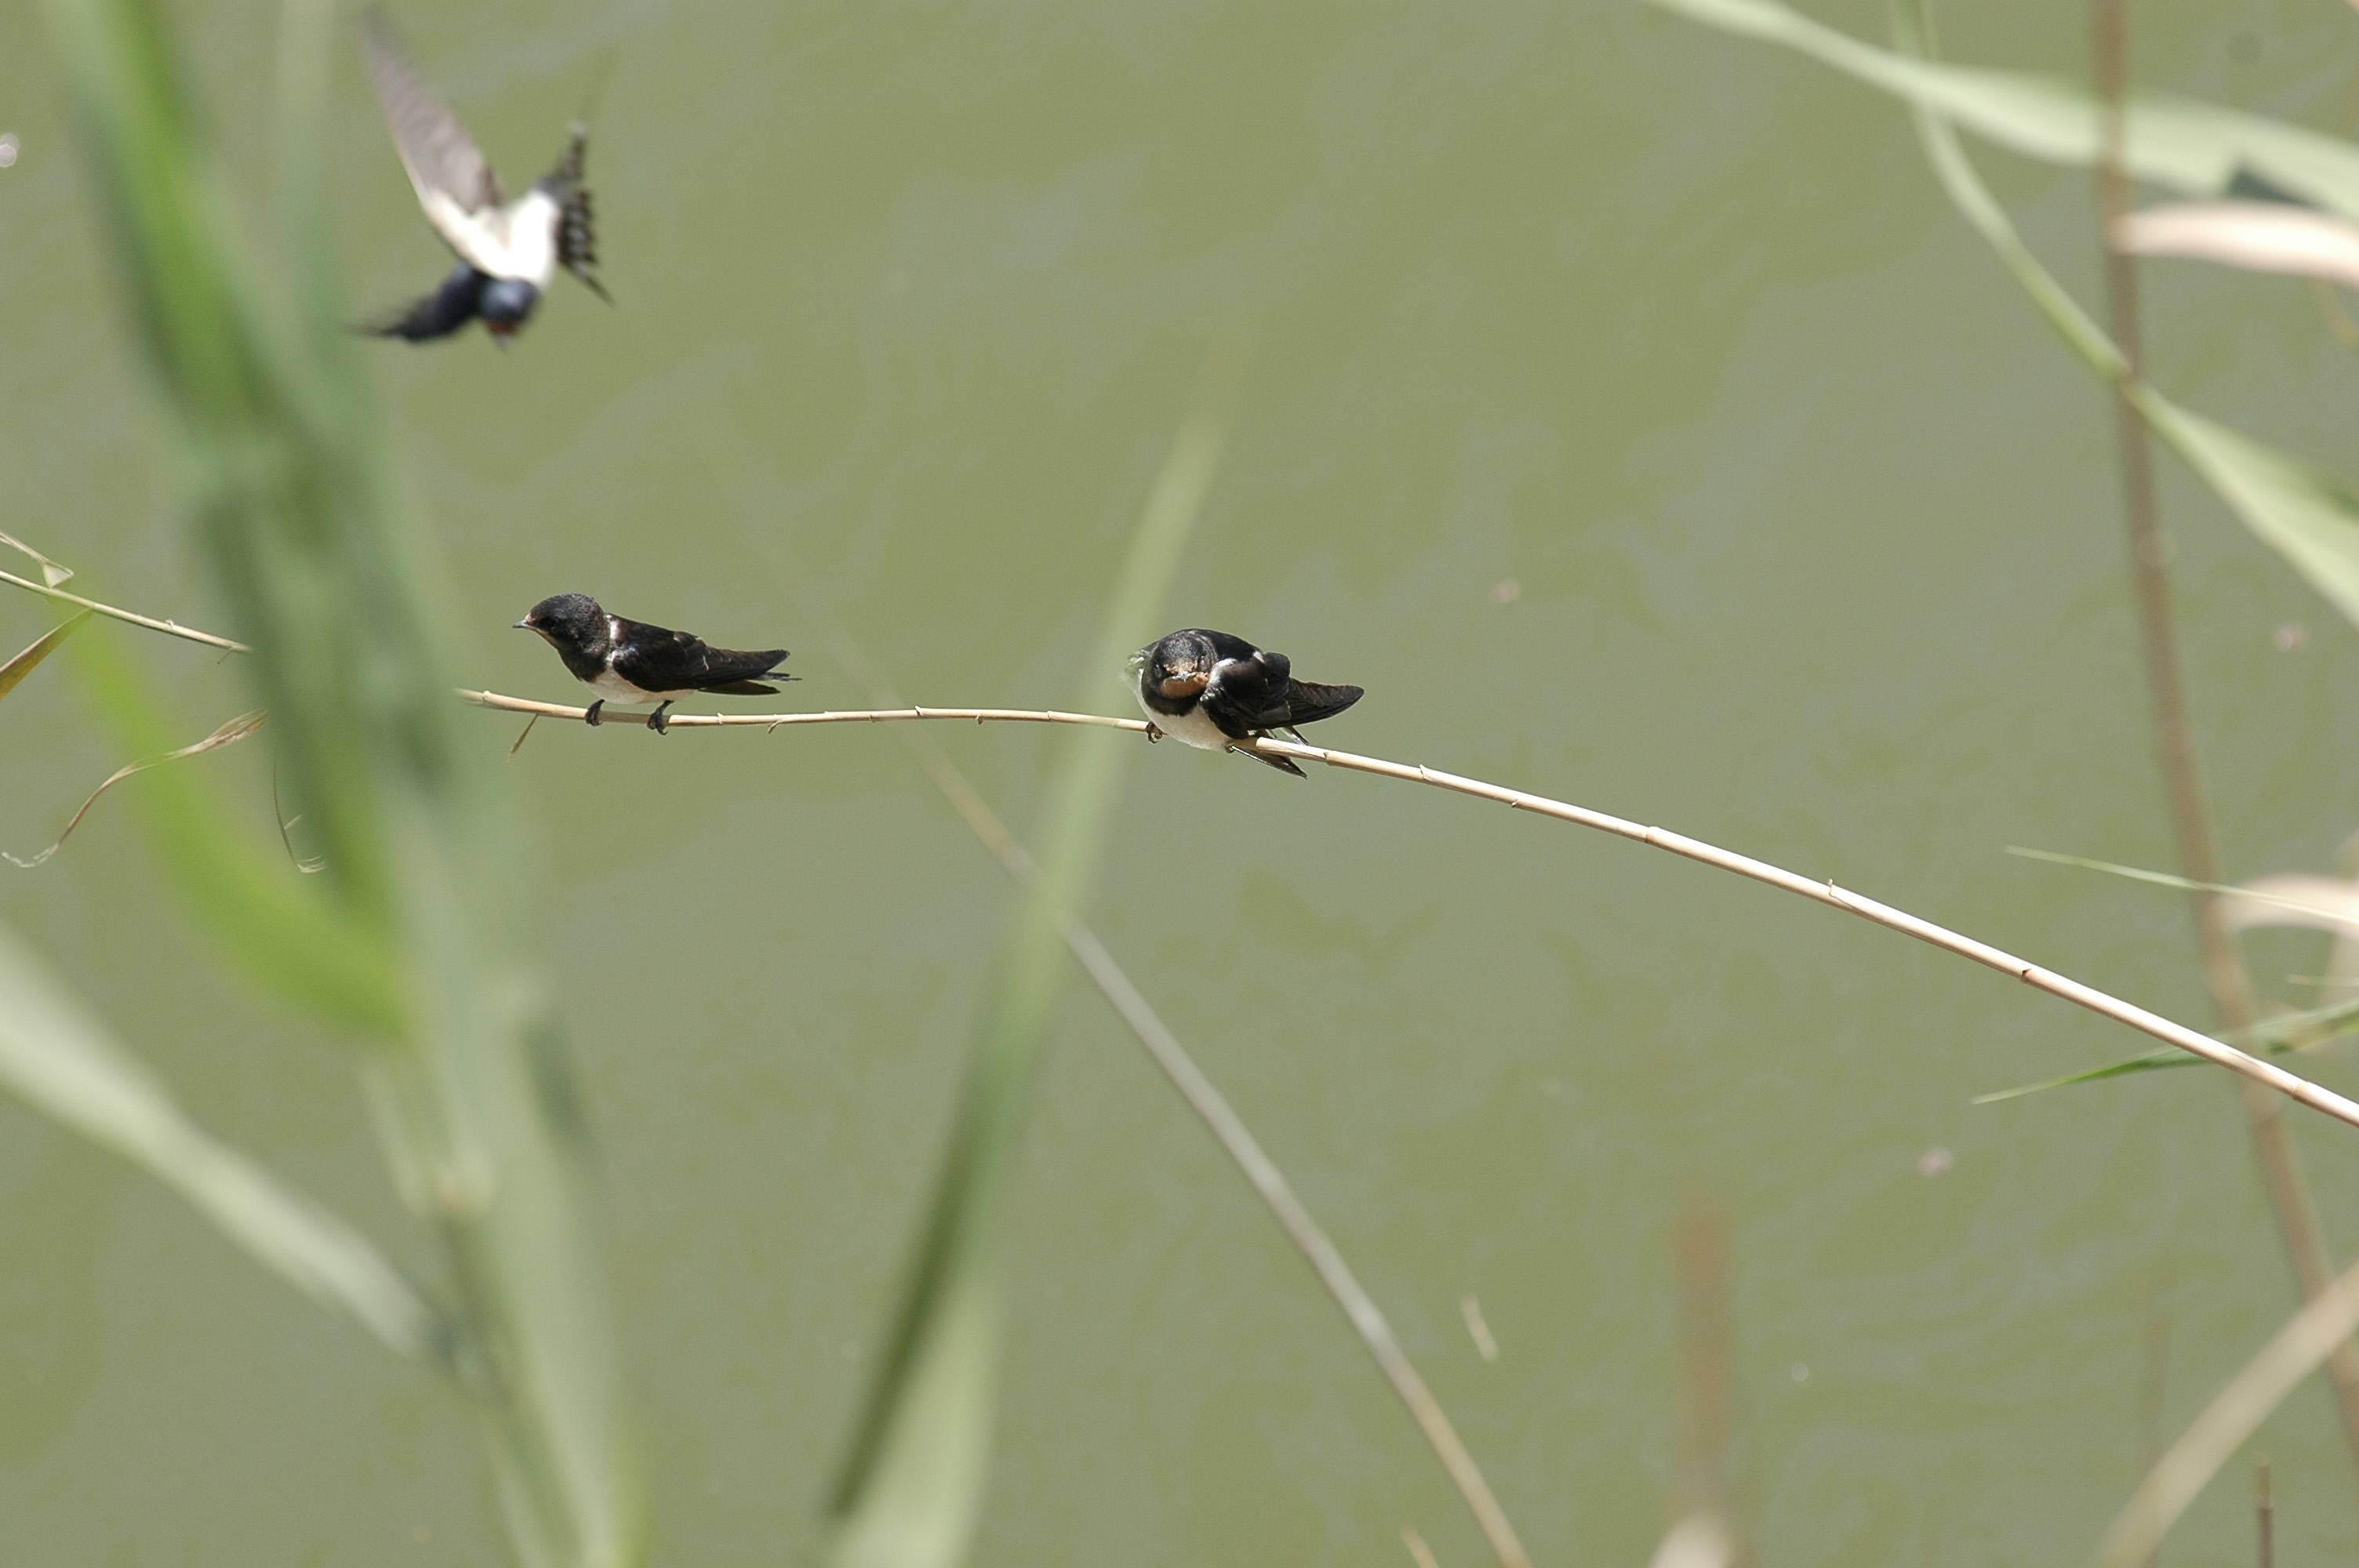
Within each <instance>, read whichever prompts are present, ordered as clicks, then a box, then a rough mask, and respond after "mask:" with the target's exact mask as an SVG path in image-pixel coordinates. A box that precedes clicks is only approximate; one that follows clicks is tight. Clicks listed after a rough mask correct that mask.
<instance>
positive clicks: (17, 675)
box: [0, 610, 91, 697]
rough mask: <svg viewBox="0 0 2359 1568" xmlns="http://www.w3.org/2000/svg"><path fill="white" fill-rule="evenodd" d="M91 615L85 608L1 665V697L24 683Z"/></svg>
mask: <svg viewBox="0 0 2359 1568" xmlns="http://www.w3.org/2000/svg"><path fill="white" fill-rule="evenodd" d="M90 617H91V611H87V610H85V611H82V612H81V613H80V614H78V615H76V616H74V617H73V618H72V619H71V620H70V621H67V622H62V623H61V624H59V625H57V626H53V627H51V628H50V629H49V631H47V632H45V633H42V634H41V635H40V636H39V637H38V638H36V639H35V640H34V641H33V643H32V644H31V645H30V646H29V647H27V649H26V650H25V651H24V652H23V653H21V654H17V655H16V657H15V658H13V659H11V660H9V661H8V662H7V663H6V664H5V665H0V697H5V696H7V695H8V694H9V693H10V692H12V691H14V690H16V687H18V686H19V685H21V684H23V682H24V679H25V677H26V676H28V675H31V674H32V673H33V672H34V671H35V670H37V669H39V668H40V667H41V661H42V660H43V659H46V658H48V657H49V655H50V654H54V653H56V652H57V651H58V648H59V646H60V644H62V643H64V642H65V640H66V639H67V638H69V637H71V636H72V635H73V634H74V633H75V631H76V630H77V629H78V628H79V627H80V626H81V625H82V622H85V621H87V620H89V619H90Z"/></svg>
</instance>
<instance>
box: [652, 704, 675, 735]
mask: <svg viewBox="0 0 2359 1568" xmlns="http://www.w3.org/2000/svg"><path fill="white" fill-rule="evenodd" d="M670 706H671V704H670V703H669V702H659V703H658V704H656V710H655V711H654V712H653V713H650V714H648V715H647V728H648V729H650V730H654V731H655V732H656V733H657V734H658V735H669V734H670V733H671V721H670V720H669V719H666V718H665V717H664V710H665V709H666V708H669V707H670Z"/></svg>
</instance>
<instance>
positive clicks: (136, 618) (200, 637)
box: [0, 572, 254, 654]
mask: <svg viewBox="0 0 2359 1568" xmlns="http://www.w3.org/2000/svg"><path fill="white" fill-rule="evenodd" d="M0 582H5V583H11V584H14V585H15V586H16V587H17V588H21V589H25V590H26V591H27V592H29V593H38V594H39V595H40V596H41V597H42V598H44V599H54V600H57V601H58V602H59V603H60V604H77V605H80V606H81V607H82V609H84V610H89V611H96V612H97V613H98V614H101V615H105V616H111V617H112V618H114V620H117V621H124V622H129V623H130V624H132V625H134V626H145V627H146V628H147V630H149V631H150V632H161V633H164V634H165V635H166V636H168V637H185V638H187V639H188V640H189V641H190V642H191V643H204V644H205V646H207V647H209V648H226V649H228V650H229V651H230V652H231V653H233V654H250V653H252V652H254V650H253V649H251V648H249V647H247V646H246V645H245V643H239V642H234V641H233V640H231V639H230V638H227V637H216V636H214V635H213V634H212V633H210V632H199V631H197V630H195V629H194V628H193V627H189V626H183V625H180V624H179V622H172V621H158V620H157V619H155V618H154V617H153V616H148V615H135V614H133V613H132V612H131V611H128V610H117V609H116V608H115V607H114V605H112V604H101V603H100V602H99V601H98V600H94V599H84V598H83V597H82V595H80V594H78V593H68V592H67V591H66V590H65V589H61V588H51V587H49V585H48V584H46V583H38V582H35V581H33V580H32V579H30V578H21V577H18V576H17V575H16V573H15V572H0Z"/></svg>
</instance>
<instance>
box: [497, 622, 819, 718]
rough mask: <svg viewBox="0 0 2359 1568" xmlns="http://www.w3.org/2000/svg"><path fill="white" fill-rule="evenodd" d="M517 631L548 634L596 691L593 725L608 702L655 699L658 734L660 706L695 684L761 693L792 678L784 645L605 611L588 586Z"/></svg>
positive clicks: (684, 694)
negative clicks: (737, 641) (757, 647)
mask: <svg viewBox="0 0 2359 1568" xmlns="http://www.w3.org/2000/svg"><path fill="white" fill-rule="evenodd" d="M516 630H518V631H520V632H538V633H540V634H541V635H542V636H543V637H545V638H547V639H548V640H549V646H550V647H552V648H554V649H556V650H557V656H558V657H559V658H560V659H563V660H564V661H565V667H566V668H567V669H569V670H571V671H572V672H573V678H574V679H575V680H578V681H580V682H581V683H582V685H584V686H586V687H589V688H590V689H591V690H592V691H594V692H596V693H597V694H598V700H597V701H595V702H593V703H592V704H591V705H590V711H589V713H588V714H587V715H585V717H586V718H587V719H589V721H590V722H591V723H592V724H595V723H598V722H599V718H598V714H599V710H600V709H601V708H604V707H605V706H606V705H607V704H608V703H610V702H652V703H654V704H656V705H657V706H656V710H655V711H654V712H653V713H650V714H648V715H647V728H648V729H650V730H654V731H655V732H656V733H657V734H658V735H660V734H662V733H663V732H664V709H666V708H669V707H670V706H671V705H672V704H673V703H675V702H678V701H679V699H680V698H681V697H687V696H690V695H691V694H692V693H695V692H700V691H718V692H725V693H728V694H729V695H731V696H733V697H766V696H767V695H769V694H770V693H771V692H773V691H776V690H777V683H778V682H780V681H790V680H792V679H794V678H795V677H794V676H790V675H787V674H785V673H783V672H782V671H780V670H779V669H778V667H777V666H778V665H783V664H785V663H786V662H787V651H786V650H785V649H784V648H772V649H770V650H769V651H768V652H766V653H760V654H741V653H738V652H736V651H735V650H734V649H731V648H716V647H714V646H712V644H711V643H707V642H706V641H705V640H704V639H703V638H701V637H691V636H690V635H689V634H688V633H685V632H671V631H667V630H666V629H665V628H663V627H661V626H650V625H648V624H647V622H644V621H625V620H624V619H623V618H622V617H621V616H619V615H609V614H607V613H606V612H605V611H603V609H601V608H599V605H598V601H597V600H594V599H592V598H591V597H590V596H589V595H588V594H586V593H560V594H556V595H553V596H551V597H550V598H548V599H544V600H541V601H540V602H539V603H538V604H536V605H534V606H533V607H532V613H531V614H529V615H527V616H526V617H525V618H524V619H523V620H521V621H519V622H516ZM764 682H769V683H771V684H769V685H764V684H763V683H764Z"/></svg>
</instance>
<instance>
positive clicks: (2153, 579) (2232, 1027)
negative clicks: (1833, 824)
mask: <svg viewBox="0 0 2359 1568" xmlns="http://www.w3.org/2000/svg"><path fill="white" fill-rule="evenodd" d="M2091 18H2092V33H2093V38H2092V50H2091V52H2092V56H2093V61H2094V64H2095V69H2096V90H2097V96H2098V99H2099V100H2100V102H2101V103H2103V104H2104V150H2103V154H2102V156H2101V157H2099V159H2098V163H2097V207H2098V220H2099V224H2100V229H2099V232H2100V233H2101V234H2103V235H2105V236H2108V237H2110V236H2112V235H2114V233H2116V232H2119V229H2120V224H2121V221H2122V219H2123V218H2124V217H2125V216H2126V215H2127V213H2128V212H2129V209H2130V178H2129V173H2128V170H2127V168H2126V166H2125V160H2124V158H2123V154H2122V148H2123V143H2124V139H2125V135H2126V124H2125V116H2126V111H2125V99H2126V94H2127V92H2128V81H2129V39H2128V32H2127V20H2126V17H2125V7H2124V0H2093V4H2092V7H2091ZM2104 264H2105V265H2104V274H2105V306H2106V316H2107V327H2108V329H2109V330H2110V331H2111V332H2112V335H2113V339H2114V343H2115V345H2116V346H2117V347H2118V348H2119V350H2120V351H2121V372H2120V374H2119V376H2118V377H2117V378H2116V379H2115V382H2114V398H2113V403H2114V454H2115V457H2116V459H2117V460H2118V462H2119V465H2120V472H2121V487H2122V513H2123V520H2124V522H2125V524H2127V533H2128V543H2129V557H2130V575H2131V579H2132V581H2133V582H2134V584H2135V585H2136V601H2137V621H2138V642H2139V648H2140V652H2141V654H2142V655H2143V659H2144V664H2145V666H2146V685H2147V697H2148V698H2149V701H2150V704H2151V707H2152V713H2153V721H2154V741H2155V761H2156V762H2157V765H2158V767H2159V768H2160V770H2161V773H2162V780H2163V789H2164V793H2165V795H2167V796H2168V798H2169V808H2170V823H2171V831H2172V836H2173V837H2174V838H2175V839H2176V840H2177V843H2178V849H2179V861H2180V871H2181V872H2182V873H2184V874H2185V875H2186V876H2187V877H2188V878H2189V879H2190V881H2197V882H2207V883H2217V882H2219V881H2222V880H2223V877H2222V873H2221V868H2220V850H2219V845H2218V843H2217V841H2216V839H2215V838H2214V837H2213V835H2212V816H2211V811H2210V809H2209V807H2208V806H2207V805H2206V803H2205V798H2204V789H2203V775H2202V771H2201V766H2200V764H2199V762H2198V761H2197V758H2196V754H2195V736H2194V727H2193V725H2192V724H2191V723H2190V720H2189V719H2188V713H2187V692H2186V681H2185V676H2184V671H2183V667H2182V664H2181V660H2180V651H2179V633H2178V625H2177V622H2176V619H2175V617H2174V615H2173V612H2172V608H2171V594H2170V544H2169V539H2168V538H2167V537H2166V536H2165V535H2164V534H2163V531H2162V518H2161V508H2160V505H2159V503H2158V501H2157V499H2156V494H2155V482H2154V447H2153V441H2152V438H2151V437H2150V435H2149V433H2148V432H2147V425H2146V419H2145V417H2144V416H2143V415H2141V414H2140V413H2139V411H2138V408H2137V406H2136V403H2135V401H2134V400H2133V399H2132V397H2131V390H2132V388H2133V387H2134V386H2136V384H2137V383H2138V382H2139V381H2140V380H2141V379H2142V378H2143V376H2144V373H2145V368H2144V367H2145V358H2146V351H2145V341H2144V332H2143V327H2142V323H2141V320H2140V312H2139V309H2138V287H2137V266H2136V260H2135V258H2133V257H2132V256H2131V255H2130V254H2128V253H2127V252H2125V251H2124V250H2123V249H2122V248H2121V247H2120V246H2119V245H2116V244H2114V243H2111V240H2110V238H2108V239H2107V241H2106V243H2104ZM2189 899H2190V908H2191V910H2192V913H2193V914H2194V917H2195V935H2196V941H2197V944H2198V949H2199V951H2200V952H2201V957H2202V969H2203V982H2204V986H2205V989H2208V990H2209V991H2210V992H2211V995H2212V1010H2213V1011H2214V1012H2215V1013H2216V1014H2217V1015H2218V1017H2219V1020H2220V1024H2221V1027H2222V1028H2223V1029H2224V1030H2226V1031H2227V1032H2228V1033H2231V1034H2234V1033H2236V1032H2238V1031H2240V1030H2244V1029H2248V1028H2250V1027H2251V1026H2252V1024H2253V1022H2254V1021H2255V1020H2256V1019H2257V1018H2258V1017H2259V1016H2260V1010H2259V1008H2258V1007H2257V1006H2256V1003H2255V1000H2254V997H2253V981H2252V977H2251V975H2250V974H2249V973H2247V972H2246V970H2245V962H2244V958H2243V956H2242V955H2241V954H2240V953H2239V952H2238V951H2237V948H2236V938H2235V935H2234V932H2233V931H2231V930H2230V929H2229V925H2228V919H2227V908H2226V905H2225V904H2224V903H2223V902H2222V900H2221V898H2220V895H2219V894H2217V893H2215V892H2209V891H2195V892H2190V894H2189ZM2242 1098H2243V1100H2244V1105H2245V1120H2246V1122H2247V1123H2248V1125H2249V1126H2250V1128H2251V1130H2252V1137H2253V1153H2254V1157H2255V1158H2256V1160H2257V1161H2258V1162H2259V1164H2260V1168H2261V1179H2262V1185H2263V1187H2264V1189H2265V1190H2266V1191H2267V1195H2268V1200H2269V1209H2270V1212H2271V1213H2272V1214H2273V1215H2274V1216H2275V1217H2276V1219H2277V1234H2278V1237H2279V1239H2280V1240H2281V1241H2282V1243H2283V1245H2284V1247H2285V1251H2286V1258H2287V1260H2288V1262H2289V1263H2290V1264H2291V1265H2292V1268H2293V1274H2294V1281H2295V1283H2296V1285H2297V1286H2298V1287H2299V1290H2300V1292H2301V1295H2302V1299H2303V1300H2305V1301H2315V1300H2317V1299H2318V1297H2319V1295H2320V1293H2321V1292H2323V1291H2324V1290H2325V1289H2326V1287H2327V1281H2328V1279H2329V1277H2330V1275H2331V1274H2332V1266H2331V1265H2330V1264H2329V1262H2328V1260H2327V1254H2326V1243H2325V1239H2324V1238H2323V1237H2322V1236H2321V1234H2320V1232H2319V1227H2318V1215H2317V1210H2316V1208H2315V1206H2313V1204H2312V1202H2311V1199H2310V1184H2309V1183H2308V1182H2307V1181H2306V1180H2305V1179H2304V1178H2303V1176H2302V1173H2301V1162H2300V1160H2299V1156H2298V1155H2297V1154H2296V1152H2295V1151H2294V1148H2293V1142H2292V1139H2291V1138H2290V1137H2289V1136H2288V1133H2287V1131H2286V1127H2285V1120H2284V1117H2283V1114H2282V1113H2281V1111H2280V1110H2279V1109H2278V1107H2277V1100H2276V1099H2275V1098H2273V1097H2272V1096H2270V1095H2268V1094H2267V1093H2266V1092H2264V1091H2263V1090H2262V1089H2261V1088H2259V1087H2257V1086H2255V1085H2252V1084H2250V1083H2247V1084H2246V1085H2245V1087H2244V1089H2243V1097H2242ZM2328 1375H2329V1377H2330V1378H2331V1379H2332V1383H2333V1385H2334V1396H2335V1407H2336V1411H2337V1413H2338V1414H2339V1415H2340V1416H2341V1417H2342V1420H2343V1440H2344V1442H2345V1443H2346V1444H2348V1445H2349V1446H2350V1449H2351V1453H2352V1455H2353V1457H2354V1460H2359V1352H2354V1350H2353V1348H2352V1347H2350V1346H2343V1347H2342V1348H2341V1349H2339V1350H2337V1351H2336V1352H2335V1354H2334V1355H2333V1357H2332V1358H2331V1359H2330V1360H2329V1362H2328Z"/></svg>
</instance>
